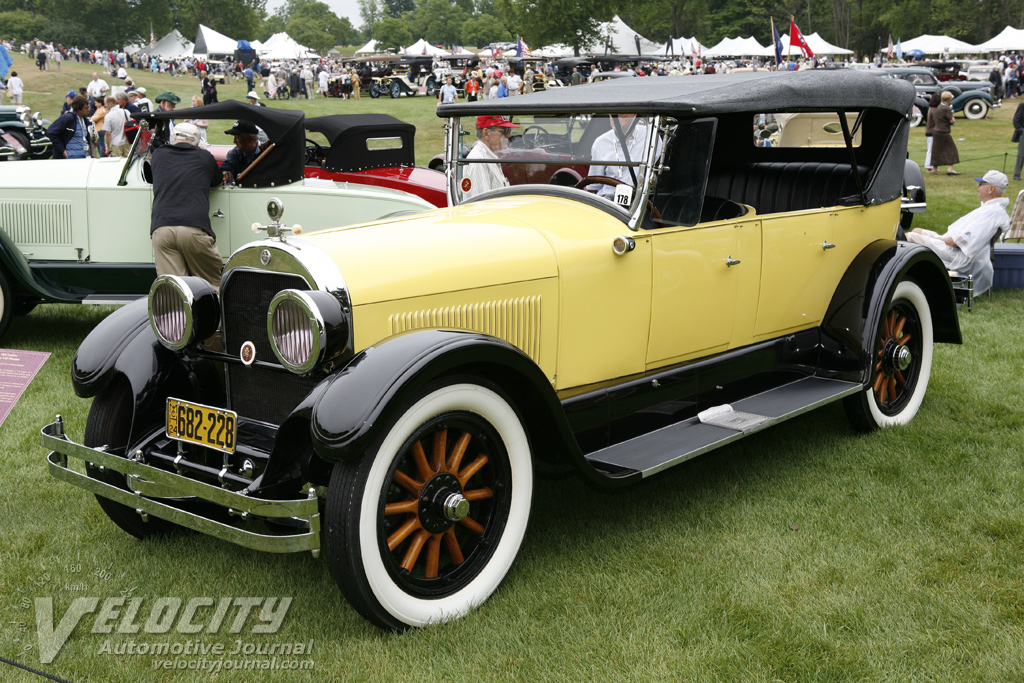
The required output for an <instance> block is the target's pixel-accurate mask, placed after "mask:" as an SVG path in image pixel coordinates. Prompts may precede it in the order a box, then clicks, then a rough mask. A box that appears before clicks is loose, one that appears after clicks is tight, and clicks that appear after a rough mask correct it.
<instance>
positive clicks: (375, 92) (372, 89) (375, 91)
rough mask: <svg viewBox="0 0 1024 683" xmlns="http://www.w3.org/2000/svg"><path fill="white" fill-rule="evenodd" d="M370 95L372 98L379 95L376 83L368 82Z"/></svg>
mask: <svg viewBox="0 0 1024 683" xmlns="http://www.w3.org/2000/svg"><path fill="white" fill-rule="evenodd" d="M370 97H372V98H373V99H377V98H378V97H380V89H379V88H378V87H377V84H376V83H371V84H370Z"/></svg>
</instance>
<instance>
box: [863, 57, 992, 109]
mask: <svg viewBox="0 0 1024 683" xmlns="http://www.w3.org/2000/svg"><path fill="white" fill-rule="evenodd" d="M868 73H873V74H881V75H887V76H889V77H891V78H898V79H900V80H904V81H907V82H909V83H911V84H913V86H914V88H915V89H916V90H917V94H918V95H920V96H921V98H922V99H923V100H924V101H925V108H924V111H923V114H924V117H925V118H927V116H928V110H927V101H928V99H929V98H931V96H932V94H933V93H935V92H942V91H947V90H948V91H949V92H951V93H953V101H952V102H950V106H951V107H952V109H953V113H954V114H958V113H960V112H963V115H964V116H965V117H967V118H969V119H983V118H985V117H986V116H987V115H988V111H989V109H991V108H992V107H994V106H996V105H995V100H993V99H992V84H991V83H988V82H981V81H957V82H955V83H943V82H941V81H939V79H938V77H936V75H935V73H934V72H932V71H931V69H925V68H923V67H908V66H903V67H886V68H884V69H874V70H869V71H868ZM917 106H918V108H920V104H919V103H918V105H917Z"/></svg>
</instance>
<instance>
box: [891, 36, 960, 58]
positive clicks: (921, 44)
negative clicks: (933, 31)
mask: <svg viewBox="0 0 1024 683" xmlns="http://www.w3.org/2000/svg"><path fill="white" fill-rule="evenodd" d="M901 47H902V48H903V51H904V52H908V51H910V50H920V51H921V52H923V53H925V54H926V55H939V54H942V53H944V52H946V51H947V50H948V51H949V53H950V54H954V55H955V54H967V53H971V52H977V51H978V48H977V47H976V46H974V45H971V44H970V43H965V42H964V41H962V40H957V39H956V38H951V37H949V36H932V35H928V34H925V35H923V36H918V37H917V38H911V39H910V40H904V41H903V42H902V45H901Z"/></svg>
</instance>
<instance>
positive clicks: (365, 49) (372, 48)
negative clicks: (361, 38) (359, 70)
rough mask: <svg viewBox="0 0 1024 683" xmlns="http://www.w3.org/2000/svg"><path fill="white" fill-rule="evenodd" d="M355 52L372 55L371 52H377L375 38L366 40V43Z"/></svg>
mask: <svg viewBox="0 0 1024 683" xmlns="http://www.w3.org/2000/svg"><path fill="white" fill-rule="evenodd" d="M356 54H357V55H373V54H377V39H376V38H374V39H373V40H371V41H370V42H368V43H367V44H366V45H363V46H362V47H361V48H359V49H358V50H356Z"/></svg>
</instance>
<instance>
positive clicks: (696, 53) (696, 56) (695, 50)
mask: <svg viewBox="0 0 1024 683" xmlns="http://www.w3.org/2000/svg"><path fill="white" fill-rule="evenodd" d="M690 55H691V56H692V57H693V61H695V62H696V61H697V60H698V59H700V48H699V47H697V46H696V45H694V43H693V41H692V40H691V41H690Z"/></svg>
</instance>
